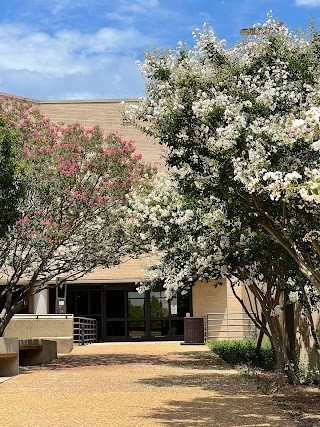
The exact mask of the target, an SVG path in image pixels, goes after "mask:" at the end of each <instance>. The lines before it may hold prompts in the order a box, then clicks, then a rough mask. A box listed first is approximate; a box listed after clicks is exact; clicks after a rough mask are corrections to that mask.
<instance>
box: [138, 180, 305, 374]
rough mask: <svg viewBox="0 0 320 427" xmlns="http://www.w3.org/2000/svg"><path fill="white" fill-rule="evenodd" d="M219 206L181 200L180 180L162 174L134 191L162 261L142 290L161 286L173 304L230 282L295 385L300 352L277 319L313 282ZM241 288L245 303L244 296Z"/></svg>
mask: <svg viewBox="0 0 320 427" xmlns="http://www.w3.org/2000/svg"><path fill="white" fill-rule="evenodd" d="M217 202H218V201H217V200H215V199H214V198H213V197H210V198H209V199H205V198H203V199H201V200H199V199H198V198H197V197H192V196H191V197H189V196H188V195H186V194H182V193H181V192H180V191H179V186H178V181H177V180H175V179H174V178H173V177H172V179H170V178H169V177H168V176H164V175H158V176H156V177H155V178H154V180H153V182H152V183H150V185H149V186H147V187H146V186H145V185H144V186H141V187H140V188H138V189H136V190H135V192H134V195H133V197H132V199H131V215H132V217H133V218H134V221H133V223H132V224H133V227H134V233H138V232H140V236H141V238H142V239H143V240H145V241H146V243H147V245H148V246H149V250H155V251H156V252H158V253H159V252H160V253H161V257H160V260H159V262H158V263H157V264H156V265H153V266H151V267H149V269H148V281H146V282H145V283H143V284H142V285H141V290H142V291H143V290H145V289H148V288H150V287H152V286H153V285H154V284H161V285H163V286H164V288H165V289H166V295H167V297H168V298H170V297H171V296H172V295H174V294H175V293H177V292H185V291H187V290H188V289H189V288H190V287H191V286H192V285H193V284H194V283H195V282H196V281H197V280H206V281H207V279H208V278H212V279H217V280H219V279H221V278H222V277H225V278H228V279H229V283H230V285H231V287H232V290H233V293H234V295H235V297H236V298H237V299H238V301H239V302H240V304H241V305H242V306H243V308H244V310H245V311H246V313H247V314H248V316H249V317H250V318H251V320H252V321H253V323H254V324H255V326H256V327H257V328H258V329H259V330H260V331H261V335H260V336H261V337H262V336H263V334H265V335H267V336H268V337H269V339H270V341H271V343H272V345H273V348H274V350H275V354H276V358H277V365H278V367H279V368H284V367H285V366H287V368H288V374H289V375H290V378H291V379H292V380H293V381H296V377H295V374H294V369H293V368H292V366H291V364H290V362H291V361H293V360H295V357H294V345H293V344H292V345H291V346H287V344H288V343H289V344H291V343H292V341H291V339H294V337H292V331H290V330H289V332H290V333H289V334H288V330H287V328H283V324H282V323H281V322H280V319H279V314H280V313H282V311H283V310H284V311H286V309H287V307H288V306H289V307H290V304H291V303H292V302H296V301H298V300H299V301H302V300H303V297H302V295H301V292H300V290H299V287H298V286H297V284H296V282H297V281H304V282H305V284H307V283H308V281H307V279H305V278H304V276H302V275H301V273H300V272H299V270H298V266H297V265H296V264H295V263H292V260H291V257H290V256H289V255H288V254H287V253H286V252H285V251H284V250H283V249H282V248H281V246H280V245H278V244H275V243H274V241H273V240H272V238H271V237H270V236H268V235H267V234H266V233H264V232H260V233H257V232H253V231H252V230H251V229H250V228H248V229H246V230H245V229H242V228H241V223H240V222H239V221H238V220H235V221H230V220H227V219H226V217H225V214H224V212H223V205H221V204H220V206H219V205H218V204H217ZM275 246H278V248H277V250H276V251H275ZM240 282H241V283H242V286H244V289H245V292H246V296H247V298H245V299H243V297H242V293H241V292H239V289H240V288H239V284H240ZM217 286H219V285H218V284H217ZM284 296H285V298H284Z"/></svg>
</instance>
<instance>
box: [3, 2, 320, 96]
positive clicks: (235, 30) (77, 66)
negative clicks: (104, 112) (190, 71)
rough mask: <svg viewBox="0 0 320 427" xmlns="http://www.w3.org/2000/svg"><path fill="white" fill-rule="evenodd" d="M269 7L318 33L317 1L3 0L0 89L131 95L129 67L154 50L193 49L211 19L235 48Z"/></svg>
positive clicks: (134, 88) (134, 75)
mask: <svg viewBox="0 0 320 427" xmlns="http://www.w3.org/2000/svg"><path fill="white" fill-rule="evenodd" d="M269 10H272V11H273V14H274V16H275V17H277V18H278V19H279V20H280V21H283V22H285V23H286V24H287V25H288V26H289V27H291V28H294V29H295V28H297V27H298V26H299V25H300V26H301V27H302V28H303V29H305V28H306V27H307V26H308V19H309V18H311V19H314V20H315V22H316V24H317V26H318V28H320V0H273V1H266V0H239V1H237V0H50V1H48V0H24V1H21V0H1V8H0V92H7V93H11V94H16V95H19V96H25V97H29V98H34V99H48V100H51V99H95V98H135V97H139V96H142V95H143V94H144V83H143V79H142V77H141V76H140V74H139V71H138V69H137V67H136V65H135V60H137V59H142V52H143V51H146V50H150V49H151V48H152V46H154V45H155V46H157V47H158V48H166V47H168V46H171V47H175V46H176V44H177V42H178V41H179V40H182V41H186V42H187V43H188V44H189V45H190V46H192V36H191V32H192V29H193V28H194V27H202V25H203V23H204V22H206V21H207V22H209V23H210V25H211V26H212V27H213V28H214V30H215V32H216V34H217V35H218V37H219V38H224V39H226V40H227V41H228V42H229V43H234V42H235V41H236V40H237V39H239V38H240V35H239V32H240V30H241V29H242V28H246V27H251V26H252V24H254V23H256V22H260V23H263V22H264V21H265V17H266V14H267V12H268V11H269Z"/></svg>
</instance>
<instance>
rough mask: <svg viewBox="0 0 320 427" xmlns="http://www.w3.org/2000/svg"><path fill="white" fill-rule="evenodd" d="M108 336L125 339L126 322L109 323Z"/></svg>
mask: <svg viewBox="0 0 320 427" xmlns="http://www.w3.org/2000/svg"><path fill="white" fill-rule="evenodd" d="M106 334H107V336H109V337H124V336H125V322H123V321H122V322H121V321H107V323H106Z"/></svg>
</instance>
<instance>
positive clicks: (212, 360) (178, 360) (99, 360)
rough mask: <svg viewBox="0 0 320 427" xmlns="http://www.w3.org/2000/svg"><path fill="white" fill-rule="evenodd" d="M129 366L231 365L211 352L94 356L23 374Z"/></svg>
mask: <svg viewBox="0 0 320 427" xmlns="http://www.w3.org/2000/svg"><path fill="white" fill-rule="evenodd" d="M127 364H147V365H168V366H173V367H180V368H191V369H202V370H212V369H214V370H225V369H230V367H229V365H228V364H226V363H225V362H224V361H223V360H221V359H220V358H219V357H218V356H216V355H215V354H214V353H211V352H207V351H206V352H203V353H202V352H181V353H170V354H168V355H166V356H159V355H141V354H139V355H138V354H134V353H133V354H119V353H115V354H112V353H108V354H92V355H68V356H61V357H59V358H57V359H55V360H54V361H52V362H50V363H47V364H45V365H40V366H29V367H27V368H25V369H23V368H22V373H28V372H30V371H33V370H38V369H54V370H57V369H74V368H80V367H94V366H111V365H127Z"/></svg>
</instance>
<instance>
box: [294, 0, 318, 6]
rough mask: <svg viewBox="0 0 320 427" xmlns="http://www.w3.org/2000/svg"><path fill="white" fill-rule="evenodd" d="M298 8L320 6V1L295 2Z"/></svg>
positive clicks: (298, 0)
mask: <svg viewBox="0 0 320 427" xmlns="http://www.w3.org/2000/svg"><path fill="white" fill-rule="evenodd" d="M295 3H296V5H297V6H311V7H317V6H320V0H295Z"/></svg>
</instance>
